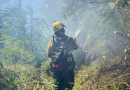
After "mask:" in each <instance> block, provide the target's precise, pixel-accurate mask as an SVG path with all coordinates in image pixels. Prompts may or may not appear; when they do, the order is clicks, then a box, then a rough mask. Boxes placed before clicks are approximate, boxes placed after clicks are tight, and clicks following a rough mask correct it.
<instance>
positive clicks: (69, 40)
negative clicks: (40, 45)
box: [47, 35, 78, 58]
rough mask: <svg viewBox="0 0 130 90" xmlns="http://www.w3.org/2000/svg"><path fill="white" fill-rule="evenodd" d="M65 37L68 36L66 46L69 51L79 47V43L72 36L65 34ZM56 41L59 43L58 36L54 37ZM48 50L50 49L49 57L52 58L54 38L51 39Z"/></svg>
mask: <svg viewBox="0 0 130 90" xmlns="http://www.w3.org/2000/svg"><path fill="white" fill-rule="evenodd" d="M64 38H66V40H65V47H66V49H67V50H68V52H69V51H73V50H76V49H78V45H77V43H76V42H75V40H74V39H73V38H72V37H69V36H67V35H65V37H64ZM54 42H55V43H57V41H56V38H54ZM54 48H55V47H54ZM47 51H48V57H50V58H51V55H52V53H53V39H52V40H50V42H49V44H48V49H47Z"/></svg>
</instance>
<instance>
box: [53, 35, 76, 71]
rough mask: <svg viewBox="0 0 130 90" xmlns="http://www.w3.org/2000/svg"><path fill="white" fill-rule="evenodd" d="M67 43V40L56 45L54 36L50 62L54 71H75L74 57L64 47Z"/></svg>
mask: <svg viewBox="0 0 130 90" xmlns="http://www.w3.org/2000/svg"><path fill="white" fill-rule="evenodd" d="M65 41H66V38H64V39H63V40H61V41H58V42H57V43H55V42H54V36H53V54H52V56H51V62H50V66H51V69H52V70H53V71H63V70H73V69H74V67H75V63H74V59H73V56H72V54H71V55H69V54H68V51H67V49H66V47H65V45H64V44H65Z"/></svg>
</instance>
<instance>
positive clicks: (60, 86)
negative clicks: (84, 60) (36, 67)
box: [54, 70, 74, 90]
mask: <svg viewBox="0 0 130 90" xmlns="http://www.w3.org/2000/svg"><path fill="white" fill-rule="evenodd" d="M54 83H55V85H56V86H57V87H56V88H55V90H65V89H66V90H72V88H73V86H74V70H72V71H57V72H54Z"/></svg>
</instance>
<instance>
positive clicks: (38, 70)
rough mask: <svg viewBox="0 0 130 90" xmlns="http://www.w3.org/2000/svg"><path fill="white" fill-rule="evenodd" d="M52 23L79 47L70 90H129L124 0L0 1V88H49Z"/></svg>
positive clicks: (129, 14)
mask: <svg viewBox="0 0 130 90" xmlns="http://www.w3.org/2000/svg"><path fill="white" fill-rule="evenodd" d="M55 21H60V22H62V23H63V24H65V25H66V28H65V30H66V31H65V32H66V34H67V35H69V36H72V37H76V42H77V43H78V45H79V48H78V50H75V51H74V52H73V54H74V59H75V62H76V68H75V83H74V87H73V90H130V69H129V67H130V1H129V0H37V2H36V1H34V0H27V1H25V0H0V90H54V88H55V85H54V84H53V82H54V81H53V78H52V77H53V74H52V72H51V70H50V67H49V61H50V60H49V58H48V57H47V45H48V42H49V41H50V39H52V35H53V30H52V23H53V22H55Z"/></svg>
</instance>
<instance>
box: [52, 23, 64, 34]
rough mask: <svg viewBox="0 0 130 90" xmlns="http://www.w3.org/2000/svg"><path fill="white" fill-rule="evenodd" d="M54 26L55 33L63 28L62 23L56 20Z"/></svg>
mask: <svg viewBox="0 0 130 90" xmlns="http://www.w3.org/2000/svg"><path fill="white" fill-rule="evenodd" d="M52 28H53V31H54V33H56V32H57V31H59V30H60V29H61V28H62V23H61V22H59V21H57V22H54V23H53V25H52Z"/></svg>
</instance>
